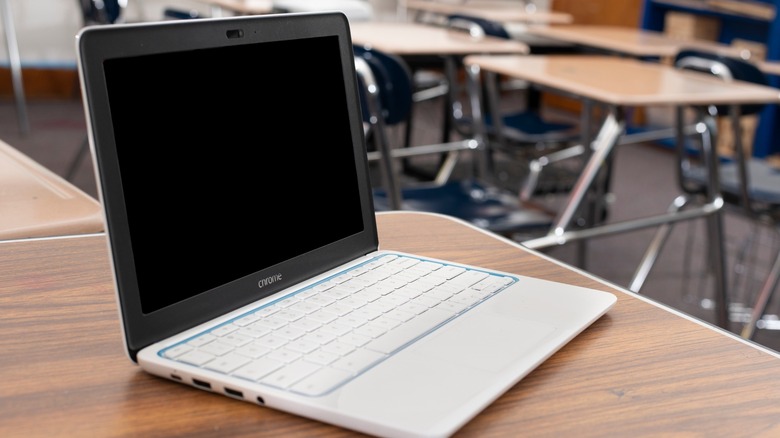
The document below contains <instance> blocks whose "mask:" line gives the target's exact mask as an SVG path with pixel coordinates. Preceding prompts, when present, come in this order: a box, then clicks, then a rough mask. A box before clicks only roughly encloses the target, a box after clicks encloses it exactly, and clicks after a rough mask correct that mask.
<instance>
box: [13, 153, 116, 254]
mask: <svg viewBox="0 0 780 438" xmlns="http://www.w3.org/2000/svg"><path fill="white" fill-rule="evenodd" d="M0 211H2V214H0V240H7V239H26V238H31V237H45V236H61V235H66V234H85V233H96V232H101V231H103V215H102V212H101V208H100V203H98V201H97V200H96V199H94V198H92V197H91V196H89V195H87V194H86V193H84V192H83V191H81V190H80V189H79V188H78V187H76V186H74V185H73V184H71V183H69V182H68V181H66V180H65V179H63V178H62V177H60V176H59V175H57V174H55V173H54V172H52V171H51V170H49V169H47V168H45V167H44V166H42V165H40V164H39V163H37V162H36V161H34V160H33V159H31V158H30V157H28V156H27V155H25V154H23V153H21V152H20V151H18V150H16V149H15V148H13V147H12V146H11V145H9V144H7V143H5V142H3V141H0Z"/></svg>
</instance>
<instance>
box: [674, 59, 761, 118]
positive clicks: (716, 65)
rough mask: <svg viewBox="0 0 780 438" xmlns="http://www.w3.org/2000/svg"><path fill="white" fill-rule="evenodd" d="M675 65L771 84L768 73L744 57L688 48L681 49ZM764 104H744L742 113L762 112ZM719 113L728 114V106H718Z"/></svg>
mask: <svg viewBox="0 0 780 438" xmlns="http://www.w3.org/2000/svg"><path fill="white" fill-rule="evenodd" d="M674 65H675V66H677V67H678V68H683V69H687V70H696V71H700V72H704V73H709V74H712V75H715V76H718V77H721V78H723V79H724V80H731V79H733V80H738V81H745V82H752V83H754V84H759V85H767V86H768V85H769V80H768V78H767V77H766V74H764V72H762V71H761V69H759V68H758V67H757V66H756V65H754V64H753V63H751V62H749V61H745V60H743V59H738V58H733V57H729V56H724V55H719V54H717V53H712V52H707V51H701V50H693V49H690V50H689V49H686V50H681V51H680V52H679V53H678V54H677V56H675V59H674ZM764 107H765V105H764V104H751V105H742V106H741V107H740V109H741V112H742V115H751V114H756V113H759V112H761V110H763V109H764ZM717 110H718V114H723V115H725V114H728V106H726V105H723V106H718V107H717Z"/></svg>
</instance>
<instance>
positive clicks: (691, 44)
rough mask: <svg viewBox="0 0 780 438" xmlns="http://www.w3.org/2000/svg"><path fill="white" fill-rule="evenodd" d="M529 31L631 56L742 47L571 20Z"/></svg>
mask: <svg viewBox="0 0 780 438" xmlns="http://www.w3.org/2000/svg"><path fill="white" fill-rule="evenodd" d="M526 32H528V33H529V34H531V35H534V36H537V37H543V38H549V39H552V40H558V41H561V42H565V43H569V44H576V45H579V46H584V47H589V48H594V49H600V50H603V51H607V52H613V53H617V54H621V55H627V56H633V57H638V58H641V57H651V58H655V57H674V56H675V55H676V54H677V53H678V52H679V51H680V50H681V49H682V48H690V49H701V50H706V51H712V52H716V53H722V54H726V55H732V56H741V55H742V54H744V51H745V49H742V48H736V47H733V46H729V45H727V44H721V43H717V42H713V41H705V40H683V39H679V38H673V37H671V36H669V35H666V34H664V33H662V32H656V31H652V30H645V29H636V28H632V27H618V26H602V25H592V24H571V25H564V26H529V27H528V29H527V30H526Z"/></svg>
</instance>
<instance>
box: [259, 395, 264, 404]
mask: <svg viewBox="0 0 780 438" xmlns="http://www.w3.org/2000/svg"><path fill="white" fill-rule="evenodd" d="M257 404H259V405H265V400H263V397H260V396H259V395H258V396H257Z"/></svg>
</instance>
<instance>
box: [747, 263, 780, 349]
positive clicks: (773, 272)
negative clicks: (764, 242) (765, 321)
mask: <svg viewBox="0 0 780 438" xmlns="http://www.w3.org/2000/svg"><path fill="white" fill-rule="evenodd" d="M779 277H780V252H778V253H777V256H776V257H775V262H774V264H773V265H772V269H770V271H769V275H767V277H766V280H765V281H764V284H763V285H762V286H761V291H760V292H759V294H758V297H757V298H756V302H755V304H753V310H752V311H751V312H750V319H749V320H748V321H747V323H746V324H745V326H744V327H743V328H742V333H741V335H742V337H743V338H745V339H753V336H754V335H755V332H756V328H757V327H758V321H759V320H760V319H761V317H762V316H763V315H764V312H765V311H766V306H767V304H769V299H770V298H771V297H772V293H773V292H774V290H775V288H776V287H777V282H778V278H779Z"/></svg>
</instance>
